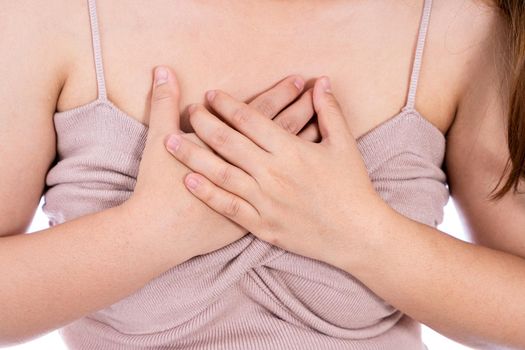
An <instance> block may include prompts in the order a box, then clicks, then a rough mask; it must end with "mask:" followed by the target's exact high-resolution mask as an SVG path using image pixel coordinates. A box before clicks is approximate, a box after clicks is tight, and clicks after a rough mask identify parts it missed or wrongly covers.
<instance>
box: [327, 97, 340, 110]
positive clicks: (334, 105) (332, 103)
mask: <svg viewBox="0 0 525 350" xmlns="http://www.w3.org/2000/svg"><path fill="white" fill-rule="evenodd" d="M326 108H327V109H328V111H330V112H338V111H339V110H340V106H339V102H337V100H336V99H335V98H334V97H333V96H332V97H330V98H328V100H327V101H326Z"/></svg>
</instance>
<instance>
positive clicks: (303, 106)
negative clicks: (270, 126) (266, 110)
mask: <svg viewBox="0 0 525 350" xmlns="http://www.w3.org/2000/svg"><path fill="white" fill-rule="evenodd" d="M312 93H313V89H308V90H307V91H305V92H304V93H303V94H302V95H301V97H300V98H299V99H298V100H297V101H295V102H294V103H293V104H292V105H291V106H289V107H288V108H286V109H285V110H284V111H282V112H281V113H280V114H279V115H278V116H277V117H275V118H274V119H273V121H274V122H275V123H277V125H279V126H280V127H282V128H283V129H284V130H286V131H287V132H289V133H290V134H292V135H297V134H298V133H299V131H301V130H302V129H303V128H304V126H305V125H306V124H307V123H308V121H309V120H310V119H312V117H313V115H314V113H315V111H314V107H313V100H312Z"/></svg>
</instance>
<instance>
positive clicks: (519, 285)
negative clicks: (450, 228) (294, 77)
mask: <svg viewBox="0 0 525 350" xmlns="http://www.w3.org/2000/svg"><path fill="white" fill-rule="evenodd" d="M322 85H323V84H322V83H319V81H317V82H316V85H315V87H314V100H313V101H314V106H315V109H316V112H317V115H318V120H319V127H320V130H321V135H322V138H323V140H322V141H321V143H320V144H310V143H303V142H300V141H299V140H297V139H294V138H292V137H290V136H289V135H284V134H282V133H281V132H279V130H277V129H275V128H274V127H272V125H271V124H267V123H264V121H263V119H262V118H261V117H260V116H258V115H257V113H252V112H250V110H249V109H248V108H246V106H244V105H242V103H239V102H238V101H235V100H233V99H232V98H231V97H229V96H228V95H227V94H224V93H223V92H218V93H217V94H216V96H215V98H214V99H213V102H211V104H212V106H213V108H214V109H215V110H216V111H217V112H219V114H221V115H222V117H223V118H224V119H225V120H226V121H227V122H228V123H229V124H231V125H232V126H233V128H230V127H228V126H227V125H226V124H223V123H221V122H219V121H218V120H217V119H216V118H214V117H213V116H212V115H211V114H209V113H206V112H205V110H204V109H200V110H199V111H198V112H195V113H194V114H192V115H191V117H190V122H191V123H192V126H193V127H194V129H195V130H196V133H197V135H198V136H199V138H201V139H202V140H203V141H204V142H206V143H207V144H208V145H209V146H210V147H211V148H212V149H213V150H215V151H216V152H217V153H218V154H219V156H221V157H224V159H219V157H218V156H217V155H214V154H211V153H209V154H207V155H205V154H202V153H197V148H195V147H194V146H192V145H191V144H190V143H187V142H185V141H184V140H183V139H181V140H180V142H181V145H180V146H179V147H178V148H176V149H175V148H170V147H169V146H168V150H169V151H170V152H171V153H172V154H173V155H174V157H175V158H177V159H178V160H180V161H183V162H184V163H185V164H187V165H188V166H189V167H190V168H192V169H193V170H194V171H195V173H191V174H189V175H188V176H186V178H185V184H186V186H187V188H188V190H189V191H190V192H191V193H193V194H194V195H195V196H196V197H197V198H199V199H201V200H202V201H203V202H205V203H206V204H207V205H208V206H210V207H211V208H213V209H214V210H216V211H217V212H219V213H221V214H222V215H224V216H226V217H228V218H230V219H232V220H234V221H236V222H237V223H239V224H240V225H242V226H244V227H246V228H247V229H248V230H249V231H250V232H252V233H253V234H254V235H256V236H258V237H259V238H261V239H263V240H265V241H267V242H269V243H271V244H274V245H278V246H279V247H281V248H283V249H286V250H288V251H291V252H294V253H296V254H300V255H303V256H307V257H310V258H314V259H318V260H321V261H324V262H326V263H329V264H331V265H334V266H337V267H339V268H341V269H344V270H346V271H347V272H349V273H351V274H352V275H354V276H356V277H357V278H358V279H359V280H361V281H362V282H363V283H364V284H365V285H366V286H367V287H369V288H370V289H371V290H373V291H374V292H375V293H376V294H377V295H378V296H380V297H381V298H383V299H384V300H386V301H387V302H388V303H390V304H391V305H393V306H394V307H396V308H398V309H400V310H402V311H403V312H404V313H406V314H408V315H409V316H411V317H412V318H414V319H416V320H418V321H420V322H422V323H425V324H427V325H429V326H430V327H432V328H434V329H436V330H438V331H440V332H442V333H443V334H445V335H447V336H449V337H451V338H453V339H456V340H458V341H461V342H463V343H465V344H467V345H472V346H475V347H477V348H485V349H494V348H508V349H522V348H524V347H525V332H523V329H525V303H524V302H523V295H524V293H525V278H524V276H525V259H523V258H522V256H523V255H525V254H524V252H523V250H522V249H523V248H519V249H518V248H517V246H519V244H520V243H519V242H520V241H519V240H520V239H521V240H522V239H523V238H522V237H521V235H522V234H523V230H522V229H521V228H520V227H523V226H522V225H517V226H510V225H507V226H506V227H505V228H506V229H507V230H509V231H506V232H507V233H506V236H507V237H512V236H515V237H516V239H515V241H514V242H515V244H512V242H508V245H509V246H513V247H514V248H513V253H514V254H512V253H509V252H505V251H503V250H498V249H494V248H490V247H484V246H480V245H474V244H471V243H467V242H463V241H460V240H458V239H455V238H453V237H450V236H448V235H446V234H443V233H442V232H440V231H439V230H437V229H435V228H433V227H429V226H426V225H423V224H420V223H418V222H416V221H412V220H410V219H408V218H406V217H404V216H402V215H400V214H398V213H397V212H395V211H394V210H393V209H392V208H390V207H389V206H388V205H387V204H386V203H385V202H383V201H382V200H381V199H380V198H379V196H378V194H377V193H376V192H375V191H374V189H373V186H372V184H371V183H370V180H369V179H368V176H367V172H366V168H365V166H364V164H363V161H362V159H361V158H360V154H359V151H358V149H357V147H356V144H355V141H354V140H353V138H352V137H351V136H349V135H351V134H350V131H349V130H348V128H347V127H346V124H345V122H344V120H345V119H344V116H343V115H342V112H341V110H340V108H339V107H338V104H337V101H336V100H335V98H334V97H333V95H332V94H330V93H323V92H322ZM478 86H479V85H478ZM486 89H487V90H486V91H493V89H492V88H491V86H486ZM472 96H474V95H472ZM488 102H489V103H493V102H494V100H492V101H488ZM496 105H497V104H496ZM478 108H479V109H478ZM481 110H483V106H482V105H481V104H480V103H479V100H478V99H477V98H474V99H473V100H472V101H471V103H467V102H465V104H464V105H463V106H462V110H461V111H460V114H459V116H458V119H457V121H456V122H457V125H461V124H462V123H463V120H464V119H463V116H464V115H467V114H468V115H477V116H479V114H476V112H480V111H481ZM485 110H486V109H485ZM239 111H242V112H243V113H242V114H243V118H237V117H235V116H238V115H239ZM486 111H487V113H488V115H495V116H497V117H498V116H500V117H501V116H502V114H497V113H496V114H492V113H491V111H490V109H489V110H486ZM256 126H257V127H256ZM455 128H458V126H456V127H455ZM466 128H467V129H470V130H472V129H473V128H472V126H471V125H468V126H467V127H466ZM456 130H459V129H456ZM219 135H221V137H220V138H219V137H218V136H219ZM243 135H244V136H246V137H248V139H246V138H245V137H244V136H243ZM267 135H271V137H268V136H267ZM475 138H476V137H475V136H474V137H473V139H475ZM249 139H251V140H252V141H253V142H250V141H249ZM218 140H222V141H224V140H226V141H225V142H218ZM257 144H260V145H262V146H260V147H261V148H259V147H258V146H257ZM450 146H451V147H453V146H454V143H453V142H452V143H451V145H450ZM503 146H504V145H501V147H503ZM233 149H234V150H237V152H233V151H232V150H233ZM469 149H470V148H469ZM264 150H269V151H268V152H265V151H264ZM451 152H452V156H453V155H454V154H455V151H454V148H453V150H452V151H451ZM460 152H462V153H463V154H465V153H468V152H464V150H463V149H461V151H460ZM480 152H483V148H481V149H480ZM243 153H245V154H243ZM197 154H198V155H199V157H198V158H199V159H201V160H206V162H208V163H210V164H222V165H221V166H224V167H226V168H228V171H229V172H230V173H231V174H238V175H236V176H232V177H231V180H230V181H229V182H228V184H227V187H228V188H226V187H225V185H224V184H223V183H220V182H218V181H215V180H214V179H213V177H210V176H209V174H207V170H206V169H205V167H203V166H201V164H199V163H197V162H196V161H195V159H196V155H197ZM247 155H250V157H249V158H246V156H247ZM450 160H451V159H450V158H449V164H450V166H452V163H450ZM234 164H238V165H234ZM473 169H477V167H476V166H474V165H473ZM239 170H245V171H246V172H247V173H249V174H250V175H246V174H242V173H239ZM458 171H459V170H458ZM495 171H497V169H496V170H495ZM268 174H270V175H268ZM334 174H336V175H335V176H334ZM459 174H461V171H459ZM203 175H204V176H203ZM483 175H484V174H483V173H482V174H480V175H479V176H480V178H478V181H484V179H483ZM452 177H453V178H454V175H453V174H452ZM209 179H211V181H210V180H209ZM496 179H497V177H496ZM455 181H456V180H453V181H452V183H455ZM492 183H495V182H492ZM487 188H490V186H487V187H485V189H487ZM224 189H226V190H227V191H224ZM468 196H470V197H471V198H476V196H471V194H470V193H468ZM465 198H466V197H465ZM513 198H514V199H513V201H517V202H518V203H519V201H520V200H519V199H518V198H517V197H513ZM469 200H471V199H469ZM507 200H509V199H507ZM483 201H486V199H483ZM482 203H485V205H487V204H486V203H487V202H482ZM504 203H505V202H503V201H502V202H501V203H500V204H498V205H504ZM491 205H494V204H491ZM522 205H523V204H522V203H520V204H518V205H515V204H512V205H511V206H509V207H507V209H508V210H509V216H510V215H515V218H514V220H519V221H521V222H522V223H523V220H524V215H525V214H524V212H523V210H520V208H522ZM276 208H277V209H276ZM488 208H490V206H489V207H488ZM497 214H498V211H496V212H495V213H493V212H492V209H490V210H488V211H486V212H485V215H486V216H489V215H493V216H497ZM290 218H294V219H293V220H290ZM501 218H502V219H501V220H505V217H504V216H503V217H501ZM493 225H495V224H493ZM484 232H488V231H486V230H484ZM521 242H522V241H521ZM349 252H351V253H349ZM516 253H517V254H516ZM520 255H521V256H520Z"/></svg>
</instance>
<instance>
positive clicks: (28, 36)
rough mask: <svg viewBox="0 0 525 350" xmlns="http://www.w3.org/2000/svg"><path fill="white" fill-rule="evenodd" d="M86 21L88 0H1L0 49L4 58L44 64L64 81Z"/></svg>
mask: <svg viewBox="0 0 525 350" xmlns="http://www.w3.org/2000/svg"><path fill="white" fill-rule="evenodd" d="M88 21H89V19H88V9H87V1H81V0H74V1H68V0H46V1H38V0H17V1H9V0H0V52H2V55H7V56H8V57H4V60H10V61H14V62H16V63H17V65H18V66H22V67H24V66H32V65H40V66H42V67H47V69H48V70H53V71H54V72H53V74H54V76H55V77H60V78H61V80H64V79H65V78H66V76H67V68H68V67H70V66H71V64H72V62H74V60H73V58H74V53H75V52H76V44H75V42H77V41H78V36H79V34H81V30H84V31H85V27H87V30H89V22H88ZM79 23H82V25H80V24H79ZM79 27H82V28H79ZM84 35H85V34H84ZM4 60H3V61H4ZM4 63H6V62H4ZM4 68H5V69H7V68H12V67H4ZM57 83H58V82H57Z"/></svg>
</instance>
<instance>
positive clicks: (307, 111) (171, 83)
mask: <svg viewBox="0 0 525 350" xmlns="http://www.w3.org/2000/svg"><path fill="white" fill-rule="evenodd" d="M296 79H299V86H298V87H296V85H294V81H295V80H296ZM302 82H303V81H302V79H301V78H300V77H297V76H290V77H288V78H286V79H284V80H282V81H281V82H279V83H278V84H276V85H275V86H274V87H272V88H271V89H269V90H267V91H265V92H264V93H262V94H260V95H259V96H257V97H256V98H255V99H254V100H253V101H252V102H250V105H253V106H254V107H255V108H257V109H258V110H260V111H261V113H263V114H265V115H266V116H267V117H268V118H272V119H274V120H275V122H277V123H278V124H280V125H281V126H282V127H284V128H286V129H288V131H290V132H294V133H299V135H300V136H301V137H303V138H305V139H308V140H310V141H316V140H318V138H319V132H318V128H317V124H316V123H315V122H314V123H309V124H308V126H307V127H306V128H303V127H304V126H305V125H307V123H308V122H309V121H310V119H311V118H312V116H313V114H314V110H313V103H312V90H311V89H310V90H308V91H306V92H305V93H304V94H302V96H301V97H300V98H299V99H298V100H297V101H295V102H294V103H293V104H291V105H290V106H289V107H288V108H286V109H284V108H285V107H286V106H288V105H289V104H290V103H291V102H293V101H294V100H296V98H297V97H298V96H299V95H300V93H301V92H302V89H303V85H304V83H302ZM180 94H181V92H180V89H179V84H178V81H177V78H176V76H175V74H174V73H173V72H172V71H171V70H170V69H168V68H164V67H158V68H157V69H156V70H155V77H154V82H153V87H152V93H151V105H150V116H149V130H148V135H147V140H146V145H145V148H144V152H143V154H142V160H141V163H140V166H139V172H138V176H137V181H136V185H135V189H134V192H133V194H132V195H131V197H130V198H129V199H128V200H127V201H126V202H124V203H123V204H122V205H121V207H122V208H123V209H124V213H125V215H126V219H127V220H129V224H130V225H133V227H134V230H133V231H134V232H139V234H143V235H147V236H149V237H146V239H147V240H148V242H150V240H154V243H155V244H154V247H153V250H154V251H152V253H154V254H166V255H165V256H166V257H168V259H171V260H170V262H169V263H170V265H177V264H180V263H182V262H184V261H186V260H188V259H190V258H192V257H194V256H197V255H201V254H206V253H209V252H212V251H214V250H217V249H219V248H222V247H224V246H226V245H228V244H230V243H232V242H234V241H236V240H238V239H239V238H241V237H242V236H244V235H245V234H246V233H247V232H248V231H247V230H246V229H245V228H243V227H241V226H239V225H237V224H236V223H234V222H232V221H230V220H229V219H227V218H225V217H224V216H222V215H220V214H217V213H216V212H215V211H214V210H212V209H210V208H209V207H207V206H206V205H205V204H203V203H202V202H201V201H199V200H198V199H196V198H195V197H194V196H193V195H191V193H189V192H188V191H187V190H186V188H185V187H184V182H183V179H184V177H185V175H186V174H187V173H189V172H190V171H191V170H190V169H189V168H187V167H186V166H185V165H183V164H182V163H180V162H179V161H177V160H176V159H174V158H173V157H172V156H171V155H170V153H169V152H167V151H166V147H165V142H166V137H167V135H169V134H171V133H180V134H183V132H182V131H181V130H180V112H179V111H180V108H179V107H180V106H179V102H180ZM281 109H284V110H283V111H282V112H280V111H281ZM301 129H302V131H301ZM184 137H189V138H190V139H191V140H192V141H193V142H196V143H198V144H199V145H201V146H202V147H206V148H207V146H206V145H205V144H204V143H203V142H202V141H200V139H198V138H197V137H196V135H195V134H184ZM157 242H158V243H157Z"/></svg>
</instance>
